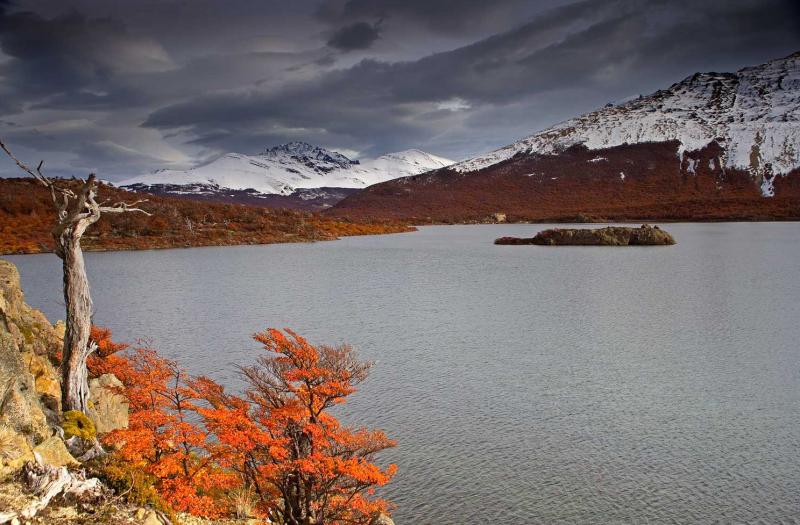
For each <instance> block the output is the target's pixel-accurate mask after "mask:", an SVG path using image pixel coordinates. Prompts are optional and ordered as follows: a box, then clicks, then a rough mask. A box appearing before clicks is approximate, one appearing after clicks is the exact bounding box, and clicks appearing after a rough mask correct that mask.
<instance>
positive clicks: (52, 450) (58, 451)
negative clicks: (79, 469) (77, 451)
mask: <svg viewBox="0 0 800 525" xmlns="http://www.w3.org/2000/svg"><path fill="white" fill-rule="evenodd" d="M33 451H34V452H35V453H36V454H39V456H40V457H41V458H42V461H43V462H44V463H45V464H47V465H53V466H54V467H70V466H78V465H80V463H78V460H76V459H75V458H74V457H72V454H70V453H69V450H67V445H65V444H64V442H63V441H61V438H59V437H57V436H51V437H49V438H47V439H46V440H44V441H43V442H42V443H40V444H39V445H37V446H36V447H34V449H33Z"/></svg>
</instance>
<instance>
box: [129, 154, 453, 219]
mask: <svg viewBox="0 0 800 525" xmlns="http://www.w3.org/2000/svg"><path fill="white" fill-rule="evenodd" d="M452 163H453V161H451V160H449V159H445V158H442V157H437V156H435V155H431V154H430V153H425V152H424V151H420V150H417V149H410V150H406V151H400V152H397V153H389V154H386V155H383V156H380V157H378V158H376V159H370V160H366V161H363V162H360V161H358V160H351V159H349V158H347V157H346V156H345V155H342V154H341V153H338V152H335V151H329V150H327V149H324V148H321V147H319V146H313V145H311V144H307V143H305V142H290V143H288V144H283V145H280V146H275V147H272V148H269V149H267V150H266V151H264V152H263V153H262V154H259V155H243V154H239V153H228V154H226V155H223V156H221V157H219V158H217V159H215V160H213V161H211V162H209V163H207V164H203V165H200V166H197V167H194V168H191V169H188V170H184V171H179V170H164V169H162V170H157V171H155V172H153V173H150V174H147V175H142V176H138V177H133V178H131V179H127V180H125V181H122V182H121V183H120V185H121V186H122V187H123V188H126V189H130V190H133V191H139V192H147V193H154V194H161V195H175V196H184V197H192V198H201V199H208V200H216V201H234V202H239V203H249V204H259V205H264V206H269V207H288V208H312V209H313V208H325V207H328V206H330V205H331V204H332V203H335V202H338V201H339V200H341V199H342V198H343V197H344V196H346V195H348V194H350V193H353V192H355V191H358V190H359V189H363V188H366V187H367V186H370V185H372V184H376V183H380V182H384V181H387V180H390V179H395V178H399V177H406V176H409V175H416V174H419V173H424V172H427V171H430V170H433V169H437V168H442V167H444V166H447V165H450V164H452Z"/></svg>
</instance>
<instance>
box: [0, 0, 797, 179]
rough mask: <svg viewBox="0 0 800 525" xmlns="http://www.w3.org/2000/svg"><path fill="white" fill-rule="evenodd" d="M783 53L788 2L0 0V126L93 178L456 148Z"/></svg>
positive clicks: (55, 170)
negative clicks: (315, 152)
mask: <svg viewBox="0 0 800 525" xmlns="http://www.w3.org/2000/svg"><path fill="white" fill-rule="evenodd" d="M798 50H800V2H799V1H798V0H705V1H704V0H652V1H647V0H581V1H574V0H542V1H536V2H534V1H521V0H491V1H490V0H319V1H303V0H291V1H290V0H280V1H269V0H252V1H244V0H225V1H223V0H139V1H133V0H131V1H122V0H114V1H109V0H18V1H15V0H0V137H2V138H3V139H4V140H5V141H6V142H7V143H8V144H10V145H11V146H12V147H13V148H14V149H15V150H16V151H17V153H18V154H19V156H21V157H24V158H25V159H27V160H29V161H31V162H32V163H36V162H38V160H40V159H45V168H46V169H47V170H49V171H48V172H49V173H50V174H53V175H73V174H74V175H84V174H86V173H88V172H90V171H95V172H97V173H98V174H99V175H100V176H101V177H102V178H106V179H110V180H120V179H122V178H125V177H127V176H132V175H136V174H139V173H143V172H148V171H151V170H153V169H157V168H184V167H189V166H192V165H194V164H196V163H198V162H203V161H207V160H209V159H211V158H213V157H215V156H217V155H219V154H221V153H223V152H228V151H236V152H240V153H250V154H252V153H258V152H259V151H262V150H264V149H265V148H267V147H270V146H273V145H276V144H280V143H284V142H287V141H292V140H303V141H307V142H311V143H314V144H319V145H321V146H324V147H327V148H331V149H335V150H338V151H340V152H342V153H344V154H346V155H348V156H351V157H374V156H377V155H380V154H382V153H387V152H391V151H398V150H402V149H408V148H420V149H423V150H426V151H429V152H431V153H435V154H437V155H442V156H445V157H449V158H452V159H456V160H460V159H463V158H467V157H469V156H472V155H475V154H479V153H482V152H485V151H488V150H490V149H493V148H496V147H499V146H502V145H505V144H508V143H509V142H512V141H514V140H516V139H519V138H521V137H524V136H526V135H529V134H531V133H533V132H535V131H538V130H540V129H542V128H545V127H547V126H548V125H551V124H553V123H556V122H558V121H561V120H564V119H566V118H569V117H572V116H575V115H577V114H580V113H584V112H586V111H590V110H592V109H595V108H597V107H600V106H602V105H603V104H605V103H606V102H609V101H615V100H620V99H624V98H627V97H629V96H634V95H638V94H647V93H650V92H652V91H655V90H657V89H659V88H663V87H667V86H669V85H670V84H672V83H673V82H675V81H678V80H681V79H682V78H684V77H686V76H688V75H690V74H692V73H694V72H696V71H735V70H737V69H739V68H741V67H744V66H747V65H754V64H758V63H761V62H765V61H767V60H769V59H771V58H778V57H782V56H786V55H789V54H791V53H792V52H794V51H798ZM0 175H6V176H8V175H14V176H16V175H17V174H16V172H14V171H13V166H12V165H11V164H10V163H9V162H8V161H7V160H5V159H0Z"/></svg>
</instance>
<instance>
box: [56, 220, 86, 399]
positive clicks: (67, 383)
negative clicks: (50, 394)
mask: <svg viewBox="0 0 800 525" xmlns="http://www.w3.org/2000/svg"><path fill="white" fill-rule="evenodd" d="M76 226H78V225H76ZM84 229H85V228H84ZM82 233H83V232H82V231H76V228H75V227H73V228H68V229H67V230H66V231H64V232H63V233H62V234H61V236H60V237H59V238H58V239H57V240H56V242H57V243H58V248H57V250H56V253H57V255H58V256H59V257H61V259H62V261H63V269H64V303H65V304H66V307H67V321H66V326H67V329H66V333H65V335H64V351H63V355H62V359H61V406H62V410H64V411H65V412H66V411H68V410H79V411H81V412H84V413H85V412H86V410H87V408H88V406H87V403H88V400H89V383H88V377H87V375H88V374H87V371H86V359H87V358H88V357H89V354H91V353H92V351H94V349H95V348H94V345H90V344H89V336H90V334H91V330H92V297H91V295H90V293H89V279H88V277H87V276H86V266H85V265H84V262H83V251H82V250H81V240H80V235H82Z"/></svg>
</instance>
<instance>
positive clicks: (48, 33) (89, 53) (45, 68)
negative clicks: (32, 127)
mask: <svg viewBox="0 0 800 525" xmlns="http://www.w3.org/2000/svg"><path fill="white" fill-rule="evenodd" d="M9 5H10V4H9V3H8V2H7V3H6V5H5V8H4V9H0V51H2V52H3V54H5V55H6V56H7V57H10V58H11V59H12V60H10V61H9V62H7V63H5V64H2V65H0V74H1V75H2V76H3V78H5V79H7V83H8V85H10V86H11V87H12V88H13V89H15V91H16V93H17V94H18V96H20V97H24V98H27V99H32V98H35V97H41V96H43V95H50V94H62V93H80V90H82V89H87V90H92V91H87V93H92V92H94V94H95V95H96V96H95V97H91V101H90V104H96V103H97V102H98V99H99V98H103V96H104V94H103V93H104V92H105V91H106V90H108V89H111V88H115V89H122V90H124V89H125V87H124V86H118V85H116V84H115V83H114V80H115V77H117V76H118V75H121V74H125V73H147V72H154V71H158V70H161V69H164V68H166V67H168V66H169V60H168V58H167V56H166V54H165V53H164V52H163V50H162V49H161V47H160V46H159V45H158V43H156V42H155V41H152V40H150V39H147V38H141V37H136V36H133V35H131V34H129V33H128V32H127V30H126V28H125V25H124V24H123V23H121V22H120V21H117V20H113V19H109V18H96V19H90V18H87V17H85V16H84V15H82V14H80V13H78V12H74V11H73V12H68V13H65V14H63V15H60V16H57V17H55V18H52V19H46V18H43V17H41V16H39V15H38V14H36V13H32V12H25V11H22V12H11V11H10V10H9V8H8V6H9Z"/></svg>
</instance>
